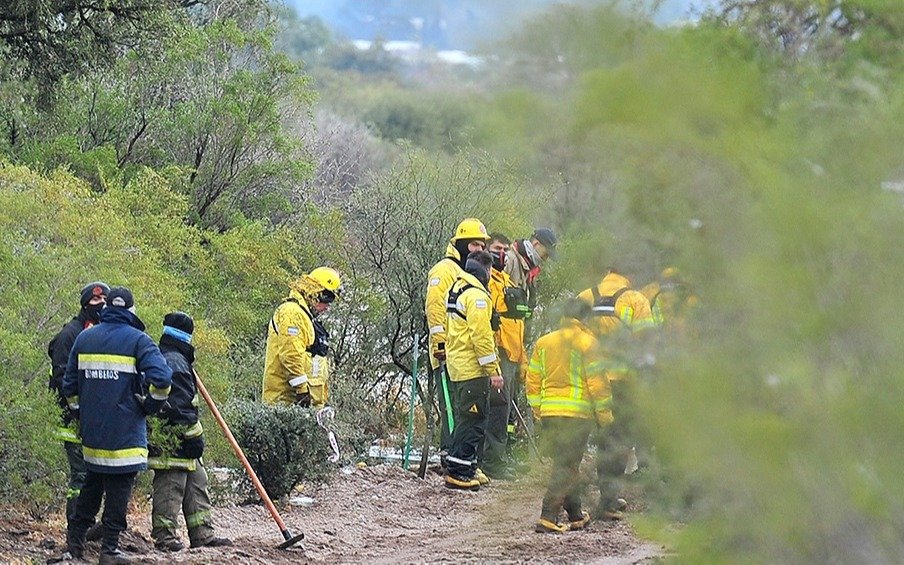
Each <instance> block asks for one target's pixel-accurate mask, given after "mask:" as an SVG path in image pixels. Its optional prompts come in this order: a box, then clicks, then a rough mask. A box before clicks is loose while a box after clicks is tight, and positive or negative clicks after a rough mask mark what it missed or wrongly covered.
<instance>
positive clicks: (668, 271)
mask: <svg viewBox="0 0 904 565" xmlns="http://www.w3.org/2000/svg"><path fill="white" fill-rule="evenodd" d="M680 277H681V273H680V272H679V271H678V267H666V268H665V269H663V270H662V274H660V275H659V278H661V279H662V280H670V279H678V278H680Z"/></svg>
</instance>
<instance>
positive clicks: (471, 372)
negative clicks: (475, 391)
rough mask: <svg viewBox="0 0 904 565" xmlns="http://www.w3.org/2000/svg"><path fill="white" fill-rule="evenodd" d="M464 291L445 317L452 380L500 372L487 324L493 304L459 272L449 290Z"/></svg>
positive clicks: (477, 284)
mask: <svg viewBox="0 0 904 565" xmlns="http://www.w3.org/2000/svg"><path fill="white" fill-rule="evenodd" d="M468 285H470V286H471V288H468V289H467V290H464V291H463V292H461V294H460V295H459V296H458V299H457V300H456V301H455V310H456V312H455V313H452V312H449V313H447V315H448V317H447V318H446V367H447V368H448V370H449V378H450V379H451V380H452V381H456V382H458V381H467V380H470V379H476V378H479V377H489V376H493V375H500V374H501V371H500V370H499V358H498V357H497V355H496V340H495V338H494V336H493V329H492V327H490V318H491V317H492V314H493V304H492V302H491V300H490V294H489V292H487V290H486V288H484V286H483V285H482V284H481V283H480V281H479V280H477V279H476V278H475V277H474V276H473V275H470V274H468V273H465V272H464V271H462V273H461V276H460V277H459V278H458V279H457V280H456V281H455V282H454V283H453V284H452V288H451V289H450V293H456V292H459V291H461V289H462V288H464V287H466V286H468Z"/></svg>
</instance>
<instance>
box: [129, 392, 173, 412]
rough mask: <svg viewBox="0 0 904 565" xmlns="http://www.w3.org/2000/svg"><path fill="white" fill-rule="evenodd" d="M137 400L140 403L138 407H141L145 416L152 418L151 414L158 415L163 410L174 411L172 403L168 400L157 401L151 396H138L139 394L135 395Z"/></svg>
mask: <svg viewBox="0 0 904 565" xmlns="http://www.w3.org/2000/svg"><path fill="white" fill-rule="evenodd" d="M134 396H135V400H137V401H138V405H139V406H141V411H142V412H144V415H145V416H150V415H151V414H156V413H157V412H159V411H160V410H161V409H164V408H168V409H170V410H171V409H172V406H170V403H169V402H168V401H166V400H156V399H155V398H154V397H153V396H151V395H149V394H148V395H144V394H138V393H137V392H136V393H135V394H134Z"/></svg>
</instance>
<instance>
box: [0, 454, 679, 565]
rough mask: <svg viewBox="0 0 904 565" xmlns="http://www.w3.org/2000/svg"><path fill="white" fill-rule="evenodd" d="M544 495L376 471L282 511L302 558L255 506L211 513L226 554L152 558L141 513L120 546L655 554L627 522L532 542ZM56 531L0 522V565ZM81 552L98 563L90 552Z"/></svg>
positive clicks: (399, 559)
mask: <svg viewBox="0 0 904 565" xmlns="http://www.w3.org/2000/svg"><path fill="white" fill-rule="evenodd" d="M542 493H543V488H542V486H541V485H540V484H539V481H538V480H537V479H535V478H530V477H527V478H524V479H520V480H518V481H514V482H506V483H494V484H492V485H490V486H489V487H485V488H483V489H481V491H480V492H458V491H450V490H448V489H445V488H443V486H442V479H441V478H440V477H439V476H437V475H435V474H432V473H428V477H427V479H425V480H423V481H422V480H420V479H418V478H417V477H415V476H414V475H413V474H411V473H408V472H406V471H403V470H402V469H401V468H399V467H394V466H383V465H380V466H375V467H367V468H364V469H355V470H354V471H353V472H351V474H345V473H339V475H338V477H337V479H336V480H335V481H334V483H333V484H332V485H328V486H324V487H321V488H319V489H316V490H314V491H313V492H310V493H307V495H308V496H310V497H311V498H313V499H314V503H313V504H312V505H310V506H304V507H302V506H286V507H284V508H282V509H281V514H282V516H283V519H284V520H285V521H286V524H287V526H288V527H289V529H290V530H291V531H292V532H293V533H298V532H301V531H303V532H304V533H305V536H306V537H305V540H304V542H303V544H302V548H300V549H296V550H293V551H289V552H286V551H279V550H277V549H275V546H276V545H277V544H278V543H280V542H281V541H282V537H281V535H280V534H279V531H278V529H277V528H276V526H275V524H274V523H273V522H272V520H271V519H270V517H269V515H268V514H267V512H266V510H265V509H264V508H263V507H262V506H237V507H236V506H234V507H227V508H217V509H215V515H214V516H215V519H216V522H217V531H218V534H219V535H223V536H226V537H230V538H232V539H233V540H234V541H235V542H236V545H235V547H232V548H217V549H192V550H184V551H181V552H179V553H175V554H165V553H160V552H157V551H155V550H153V546H152V544H151V543H150V542H149V538H148V535H147V533H148V530H149V526H148V524H149V523H150V517H149V516H148V514H147V511H136V512H135V513H134V514H133V515H131V516H130V525H131V529H130V530H129V531H128V532H126V533H125V534H124V535H123V540H122V542H123V543H122V546H123V549H126V550H128V551H131V552H135V553H140V554H141V556H140V557H141V562H143V563H172V562H177V563H215V562H216V563H219V562H242V563H298V562H309V563H337V562H339V563H361V562H367V563H421V562H456V563H458V562H463V561H464V562H468V561H470V562H476V561H482V562H487V561H488V562H509V563H517V562H527V561H530V562H531V563H556V562H574V561H578V562H582V563H647V562H651V561H654V560H656V558H657V557H659V556H660V555H662V554H663V551H662V548H661V547H659V546H657V545H653V544H650V543H646V542H643V541H642V540H639V539H637V537H636V536H635V535H634V534H633V532H632V530H631V527H630V526H629V525H628V524H627V523H615V524H613V523H596V522H591V524H590V526H589V527H588V528H587V530H585V531H580V532H569V533H567V534H561V535H549V534H536V533H534V532H533V524H534V522H535V520H536V518H537V513H538V511H539V501H540V498H541V496H542ZM588 506H589V505H588ZM63 529H64V524H63V521H62V517H56V518H55V519H54V520H51V521H50V522H48V523H45V524H35V523H33V522H31V521H28V520H25V519H22V518H9V517H5V518H4V519H0V561H2V562H25V563H27V562H44V561H46V560H47V559H48V558H49V557H52V556H53V555H57V554H59V553H60V549H61V547H62V544H63ZM89 549H90V550H91V553H90V554H89V558H90V559H91V561H94V560H96V544H89Z"/></svg>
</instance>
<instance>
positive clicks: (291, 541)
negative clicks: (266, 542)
mask: <svg viewBox="0 0 904 565" xmlns="http://www.w3.org/2000/svg"><path fill="white" fill-rule="evenodd" d="M192 372H194V374H195V380H196V381H197V383H198V391H200V392H201V396H203V397H204V402H206V403H207V406H209V407H210V411H211V413H212V414H213V417H214V419H216V421H217V424H219V425H220V429H221V430H223V435H225V436H226V439H227V440H228V441H229V444H230V445H231V446H232V450H233V451H235V455H236V457H238V458H239V461H241V462H242V466H243V467H245V472H246V473H248V478H250V479H251V482H252V483H253V484H254V488H255V489H257V494H259V495H260V497H261V500H263V501H264V506H266V507H267V510H269V511H270V515H271V516H273V520H274V521H275V522H276V525H277V526H279V531H280V533H282V536H283V539H285V541H284V542H282V543H281V544H279V545H278V546H276V548H277V549H289V548H290V547H292V546H293V545H295V544H296V543H298V542H300V541H301V540H303V539H304V533H300V534H298V535H296V536H293V535H292V533H291V532H290V531H289V530H288V528H286V524H285V522H283V521H282V518H280V517H279V512H277V511H276V506H273V501H271V500H270V497H269V496H268V495H267V491H266V490H265V489H264V485H262V484H261V482H260V480H259V479H258V478H257V474H256V473H255V472H254V469H252V468H251V463H249V462H248V458H247V457H245V454H244V453H243V452H242V448H241V447H239V442H237V441H236V440H235V436H233V435H232V432H231V431H229V426H227V425H226V420H224V419H223V416H221V415H220V411H219V410H217V405H216V404H214V403H213V399H212V398H211V397H210V393H208V392H207V389H206V388H204V383H202V382H201V377H199V376H198V373H197V371H194V369H192Z"/></svg>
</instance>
